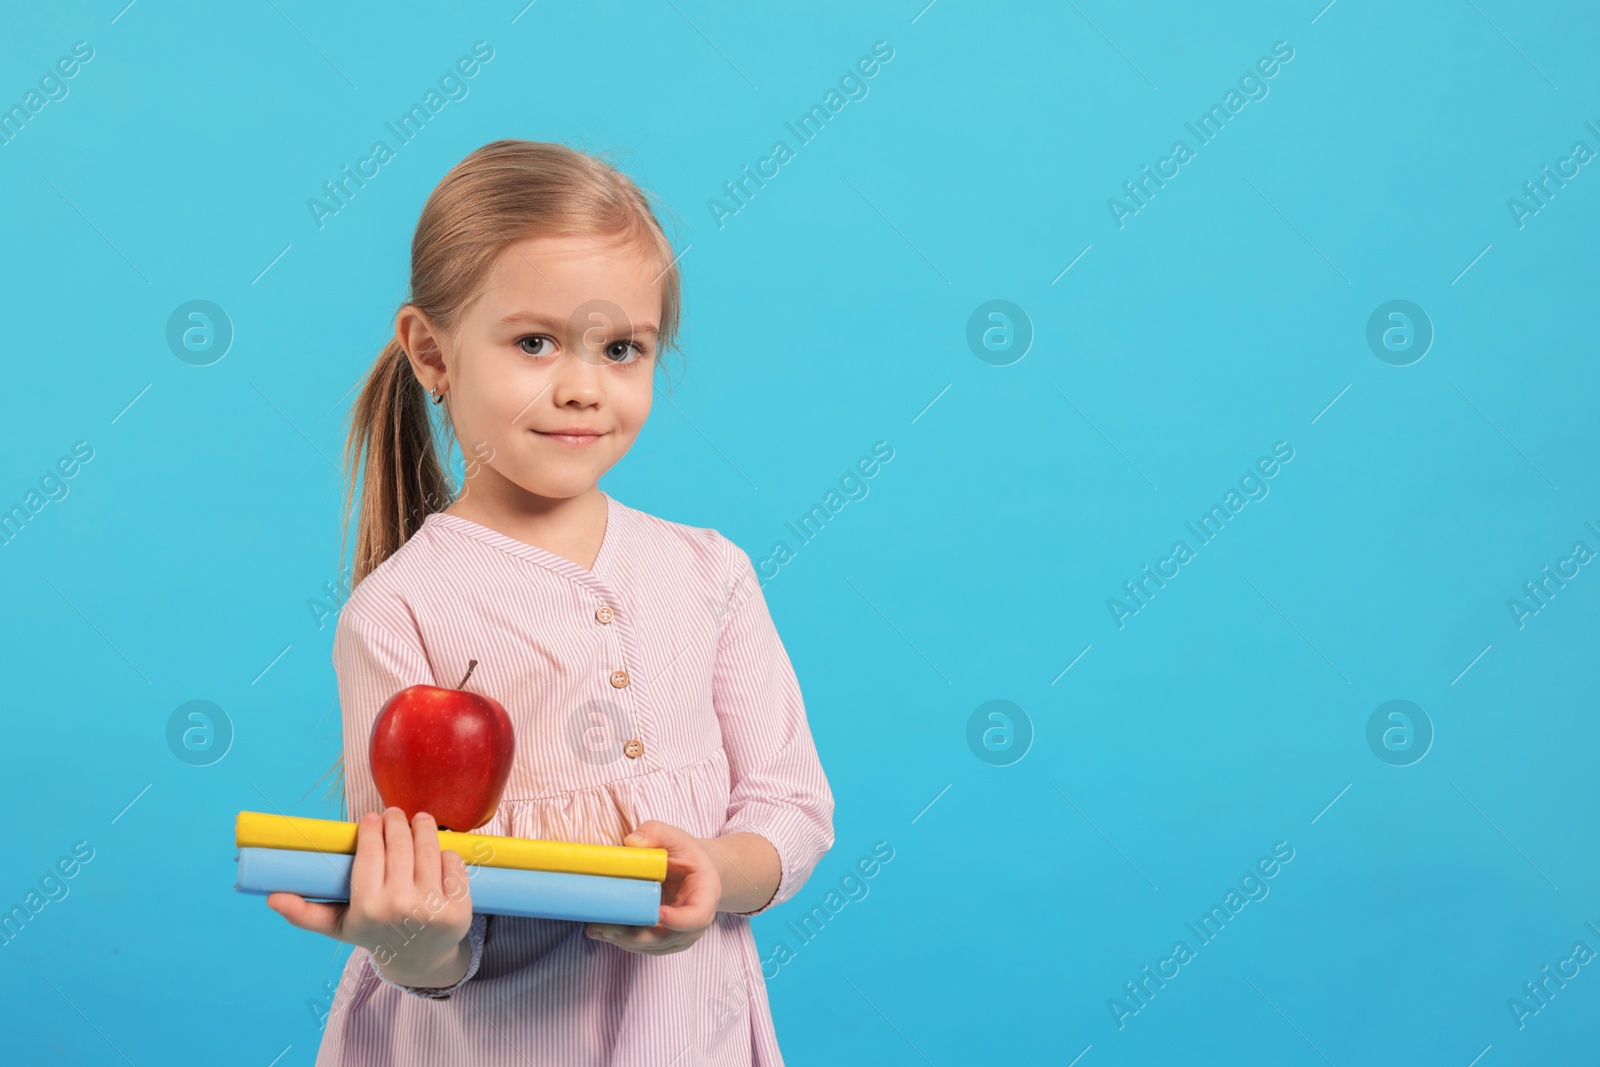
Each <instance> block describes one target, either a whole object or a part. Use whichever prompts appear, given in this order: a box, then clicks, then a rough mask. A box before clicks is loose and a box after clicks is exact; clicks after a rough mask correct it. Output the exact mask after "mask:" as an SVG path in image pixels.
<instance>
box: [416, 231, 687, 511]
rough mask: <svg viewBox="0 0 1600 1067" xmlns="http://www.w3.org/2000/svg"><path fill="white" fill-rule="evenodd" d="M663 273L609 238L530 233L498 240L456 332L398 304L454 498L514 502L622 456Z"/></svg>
mask: <svg viewBox="0 0 1600 1067" xmlns="http://www.w3.org/2000/svg"><path fill="white" fill-rule="evenodd" d="M662 273H663V272H662V269H661V264H659V263H657V262H656V261H655V257H653V256H651V255H650V254H648V253H647V252H646V251H645V250H643V249H641V248H639V247H637V246H635V245H631V244H624V243H620V242H619V239H616V238H595V237H540V238H528V239H525V240H522V241H518V242H516V243H515V244H512V245H510V246H508V247H507V248H505V249H503V250H502V251H501V253H500V255H499V257H498V258H497V259H496V261H495V263H494V266H493V267H492V268H491V270H490V272H489V275H488V279H487V282H486V285H485V288H484V291H483V293H482V294H481V295H480V296H479V297H478V298H477V299H476V300H475V301H474V302H473V303H472V304H471V305H469V306H468V307H467V308H466V309H465V311H464V312H463V314H462V315H461V317H460V319H459V321H458V323H457V328H456V330H455V333H454V336H451V337H441V336H440V335H439V333H438V332H437V331H436V330H435V328H434V326H433V324H432V323H430V322H429V321H428V320H427V319H426V318H425V317H424V316H423V314H422V312H421V311H420V310H418V309H417V308H415V307H412V306H409V305H408V306H407V307H405V308H402V309H401V311H400V314H399V316H398V319H397V322H396V336H397V337H398V338H399V340H400V343H401V344H402V345H403V346H404V347H405V350H406V352H407V353H408V355H409V356H410V358H411V364H412V367H413V368H414V369H415V370H416V373H417V377H418V378H419V379H420V380H421V381H422V384H423V386H424V387H426V388H427V389H429V390H430V391H438V392H443V393H444V395H445V398H444V401H443V403H444V405H445V406H446V407H448V408H449V412H450V420H451V422H452V424H453V425H454V427H455V432H456V437H457V439H458V440H459V441H460V443H461V452H462V455H463V457H464V458H465V461H466V473H467V482H466V485H465V487H464V489H463V494H462V495H463V496H468V495H471V496H477V497H479V499H478V500H477V501H475V503H476V504H477V505H479V506H483V505H487V506H489V507H495V508H503V509H509V510H513V511H524V510H526V509H527V505H528V504H529V503H530V501H529V500H528V499H527V498H528V496H529V495H532V496H536V497H542V498H546V499H566V498H570V497H575V496H579V495H581V494H583V493H586V492H588V491H590V490H592V489H593V488H594V487H595V484H596V483H597V482H598V481H599V479H600V476H601V475H602V474H604V473H605V472H606V471H607V470H608V469H610V467H611V465H612V464H614V463H616V462H617V460H619V459H621V458H622V456H623V454H624V453H626V452H627V451H628V449H629V448H630V447H631V446H632V445H633V442H634V438H636V437H637V436H638V434H639V428H640V427H641V426H643V425H644V421H645V418H646V417H647V416H648V415H649V414H650V400H651V393H652V385H653V378H654V369H655V366H656V355H657V353H656V340H657V331H658V329H659V326H660V321H659V320H660V315H661V304H662V287H661V284H660V277H661V275H662ZM441 352H442V358H441ZM419 357H420V358H419Z"/></svg>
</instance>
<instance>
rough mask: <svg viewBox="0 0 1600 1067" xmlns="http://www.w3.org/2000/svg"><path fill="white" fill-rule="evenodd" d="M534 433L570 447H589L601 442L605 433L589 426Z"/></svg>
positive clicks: (536, 431)
mask: <svg viewBox="0 0 1600 1067" xmlns="http://www.w3.org/2000/svg"><path fill="white" fill-rule="evenodd" d="M533 432H534V433H536V434H538V435H539V436H541V437H548V438H550V439H551V440H552V441H560V442H561V443H562V444H568V445H580V446H581V445H589V444H593V443H594V442H596V441H598V440H600V438H601V437H602V436H604V435H603V433H602V432H601V431H600V430H595V429H591V428H589V427H587V426H574V427H569V428H567V429H563V430H535V431H533Z"/></svg>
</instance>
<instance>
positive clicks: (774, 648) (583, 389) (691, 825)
mask: <svg viewBox="0 0 1600 1067" xmlns="http://www.w3.org/2000/svg"><path fill="white" fill-rule="evenodd" d="M678 305H679V278H678V270H677V266H676V262H675V260H674V257H673V254H672V249H671V245H670V243H669V242H668V240H667V238H666V236H665V235H664V233H663V232H662V229H661V226H660V223H659V221H658V220H657V218H656V216H655V214H654V212H653V211H652V209H651V206H650V201H649V200H648V199H647V198H646V196H645V194H643V193H642V192H641V191H640V190H639V189H638V188H637V187H636V186H635V185H634V184H633V183H632V182H631V181H630V180H629V179H628V178H626V177H625V176H623V175H622V174H621V173H619V172H618V171H617V170H616V169H615V168H613V167H612V166H610V165H609V164H607V163H605V162H603V161H600V160H598V159H595V158H593V157H591V156H588V155H585V154H583V153H580V152H577V151H574V150H572V149H569V148H566V147H563V146H560V145H554V144H543V143H537V142H529V141H513V140H506V141H496V142H494V143H492V144H488V145H485V146H484V147H482V148H480V149H478V150H477V151H475V152H473V153H472V154H471V155H469V156H467V157H466V158H465V159H464V160H462V161H461V162H460V163H459V164H458V165H457V166H456V167H455V168H454V169H452V170H451V171H450V173H449V174H447V175H446V176H445V177H444V180H443V181H441V182H440V183H439V185H438V186H437V188H435V189H434V190H433V193H432V195H430V196H429V198H428V202H427V204H426V205H425V206H424V208H423V211H422V216H421V218H420V220H419V221H418V223H417V229H416V234H415V236H414V237H413V239H412V245H411V299H410V301H409V302H408V303H406V304H405V305H404V306H403V307H402V308H401V309H400V312H399V314H398V316H397V318H396V325H395V338H394V340H392V341H391V342H390V343H389V344H388V345H387V347H385V348H384V350H383V352H382V353H381V354H380V355H379V356H378V360H377V362H376V364H374V366H373V368H372V370H371V372H370V373H369V375H368V376H367V379H366V382H365V384H364V386H363V388H362V391H361V395H360V397H359V398H358V400H357V401H356V404H355V406H354V409H353V412H352V426H351V433H350V441H349V449H348V456H349V459H350V463H349V469H350V474H351V483H350V487H349V489H350V494H351V496H347V498H346V516H347V518H348V515H349V505H350V501H351V499H352V497H353V494H354V492H355V476H356V470H357V466H358V463H359V461H360V459H361V458H362V454H363V453H364V454H365V468H366V474H365V478H364V480H363V482H362V485H361V504H360V520H359V525H358V527H357V543H356V554H355V571H354V577H355V582H356V583H357V584H356V587H355V589H354V590H353V592H352V593H351V595H350V597H349V599H348V601H347V602H346V604H345V606H344V608H343V610H342V612H341V613H340V616H339V624H338V629H337V632H336V635H335V638H334V643H333V662H334V667H335V670H336V672H337V674H338V682H339V698H340V703H341V706H342V708H343V714H344V754H343V761H344V770H345V783H344V792H345V798H346V800H347V802H348V806H349V815H348V816H347V817H349V818H353V819H356V820H358V823H359V825H358V830H357V846H356V855H355V861H354V866H353V868H352V872H351V899H350V902H349V903H348V904H328V903H314V902H307V901H306V900H305V899H304V898H303V897H300V896H297V895H295V894H291V893H274V894H271V895H270V896H268V898H267V903H268V905H269V906H271V907H272V908H273V909H274V910H276V911H277V912H279V913H280V914H282V915H283V916H284V918H285V919H287V920H288V921H289V922H290V923H292V924H294V925H295V926H298V927H301V928H303V929H307V930H312V931H315V932H317V933H320V934H324V935H326V936H328V937H331V938H336V939H338V940H340V941H345V942H348V943H350V944H353V945H355V946H356V949H355V951H354V952H352V953H351V955H350V959H349V962H348V963H347V965H346V967H345V970H344V975H343V977H342V979H341V981H340V984H339V987H338V990H337V992H336V994H335V996H334V999H333V1004H332V1007H331V1009H330V1011H329V1014H328V1019H327V1022H326V1029H325V1032H324V1035H323V1039H322V1046H321V1050H320V1052H319V1054H318V1057H317V1064H318V1067H331V1065H335V1064H343V1065H350V1067H355V1065H361V1067H365V1065H378V1064H383V1065H396V1067H399V1065H405V1067H434V1065H440V1064H472V1065H473V1067H494V1065H500V1064H505V1065H507V1067H512V1065H517V1067H527V1065H546V1064H549V1065H560V1067H590V1065H593V1067H600V1065H615V1067H622V1065H638V1067H646V1065H650V1067H666V1065H673V1067H691V1065H694V1067H699V1065H728V1067H733V1065H736V1064H737V1065H745V1064H752V1065H768V1067H775V1065H778V1064H781V1063H782V1062H783V1058H782V1055H781V1054H780V1053H779V1051H778V1044H777V1039H776V1036H775V1033H774V1030H773V1023H772V1015H771V1012H770V1010H769V1008H768V1005H767V996H766V986H765V984H764V982H763V979H762V974H761V961H760V958H759V956H758V955H757V952H756V946H755V941H754V939H753V937H752V936H751V932H750V922H749V919H748V916H750V915H756V914H759V913H761V912H762V911H765V910H766V909H767V908H770V907H773V906H774V905H777V904H780V903H782V902H783V901H785V900H788V899H789V898H790V897H792V896H793V895H794V894H795V893H796V892H797V891H798V890H799V889H800V887H801V886H802V885H803V884H804V883H805V881H806V878H807V877H808V876H809V875H810V873H811V870H812V868H813V867H815V866H816V863H817V861H818V860H819V859H821V857H822V855H823V854H824V853H825V852H827V850H828V849H829V848H830V847H831V846H832V844H833V794H832V792H831V790H830V789H829V786H828V781H827V778H826V777H825V776H824V774H823V771H822V766H821V764H820V762H819V760H818V758H817V752H816V748H815V746H814V744H813V742H812V739H811V732H810V728H809V726H808V724H807V722H806V714H805V707H804V705H803V703H802V701H801V695H800V688H799V685H798V683H797V681H796V679H795V674H794V670H793V668H792V666H791V665H790V661H789V658H788V655H787V653H786V652H785V650H784V647H783V644H782V642H781V641H780V640H779V637H778V633H777V631H776V630H775V629H774V627H773V623H772V618H771V616H770V614H769V613H768V610H767V605H766V602H765V599H764V598H763V596H762V594H761V590H760V587H759V585H758V583H757V580H756V575H755V571H754V569H753V568H752V566H751V563H750V558H749V556H748V555H746V553H745V552H744V551H743V550H741V549H740V548H739V547H737V546H736V545H734V544H733V542H731V541H729V540H728V539H727V538H725V537H723V536H722V535H721V534H720V533H718V532H717V531H716V530H713V529H708V528H700V527H694V526H685V525H681V524H679V523H675V522H669V521H667V520H665V519H661V518H657V517H656V516H654V515H650V514H647V513H645V512H643V511H637V510H635V509H633V508H630V507H628V506H627V505H626V504H623V503H622V502H621V501H619V500H616V499H614V498H613V497H611V496H610V495H609V494H607V493H605V492H603V491H602V490H601V489H600V488H599V486H598V485H597V484H596V483H597V481H598V479H599V478H600V476H601V475H603V474H604V473H605V472H606V471H607V470H609V469H610V468H611V466H612V465H613V464H615V463H616V462H617V461H618V460H620V459H621V458H622V456H623V454H624V453H626V452H627V451H628V448H629V446H630V445H632V444H633V441H634V439H635V437H636V436H637V435H638V433H639V429H640V427H641V426H642V425H643V424H644V421H645V417H646V416H647V415H648V414H649V412H650V400H651V395H652V387H653V376H654V369H655V367H656V364H657V361H658V356H659V354H660V352H661V350H663V349H666V348H668V347H670V346H671V345H672V343H673V339H674V334H675V331H676V327H677V323H678V316H679V306H678ZM433 405H438V406H439V408H440V409H441V413H442V414H443V415H444V416H445V417H446V418H447V420H448V428H449V431H450V432H451V433H452V434H453V436H454V438H455V439H456V441H457V442H459V444H460V446H461V448H462V455H463V458H466V457H467V456H468V454H469V452H470V455H471V457H472V458H471V459H470V460H469V461H468V464H467V470H466V474H467V477H466V479H465V483H464V486H463V489H462V491H461V492H460V493H459V494H455V493H453V492H452V490H451V487H450V484H449V482H448V480H447V478H446V474H445V470H446V467H445V466H444V465H443V464H441V461H440V458H439V456H438V455H437V453H436V449H435V445H434V427H433V423H432V421H431V419H430V410H431V408H432V407H433ZM473 660H476V661H477V666H476V668H475V669H473V671H472V674H471V680H470V681H469V682H468V683H467V686H466V688H468V689H470V690H472V691H474V692H478V693H483V694H485V695H487V696H491V697H493V698H494V699H496V700H498V701H499V702H500V703H501V704H502V705H503V706H504V707H505V709H506V711H507V712H508V713H509V714H510V716H511V719H512V722H513V725H514V727H515V730H516V746H517V747H516V758H515V763H514V764H513V767H512V770H511V777H510V780H509V781H508V782H507V784H506V788H505V791H504V794H503V795H502V796H501V799H500V804H499V807H498V809H497V811H496V813H495V815H494V817H493V818H492V819H491V820H490V821H489V822H488V823H487V824H485V825H483V826H480V827H476V828H475V830H476V832H477V833H482V834H497V835H507V836H513V837H522V838H542V839H548V840H554V841H579V842H591V843H597V844H610V845H619V844H620V845H633V846H646V847H658V848H664V849H666V850H667V853H668V865H667V879H666V882H665V884H664V885H663V888H662V901H661V909H660V914H659V917H658V921H657V925H655V926H651V927H624V926H605V925H598V924H583V923H574V922H560V921H555V920H546V919H521V918H511V917H506V916H488V915H473V914H472V907H471V900H470V893H467V892H463V891H462V888H463V887H466V886H468V885H469V882H468V875H467V871H466V868H465V866H464V864H463V862H462V860H461V858H460V857H459V856H458V855H457V854H456V853H454V852H448V851H447V852H441V850H440V848H439V837H438V825H437V823H436V822H435V821H434V819H433V817H432V816H431V815H429V814H427V813H422V812H419V813H415V816H414V818H413V819H411V820H410V821H409V823H408V821H407V818H406V815H405V813H403V812H401V811H400V810H399V809H398V808H388V809H385V808H384V805H383V802H382V801H381V799H380V798H379V796H378V791H377V788H376V786H375V785H374V783H373V778H372V772H371V768H370V766H369V763H368V742H369V738H370V735H371V732H372V726H373V722H374V721H375V719H376V718H377V715H378V712H379V710H380V709H381V708H382V707H383V705H384V703H385V702H386V701H387V700H388V699H389V697H391V696H392V695H394V694H395V693H397V692H398V691H400V690H401V689H404V688H405V687H406V686H409V685H415V684H417V683H427V684H430V685H437V686H442V687H455V686H457V685H458V684H459V683H460V680H461V678H462V677H463V675H465V674H466V673H467V670H468V664H469V663H470V662H471V661H473ZM455 829H463V830H464V829H468V827H456V828H455Z"/></svg>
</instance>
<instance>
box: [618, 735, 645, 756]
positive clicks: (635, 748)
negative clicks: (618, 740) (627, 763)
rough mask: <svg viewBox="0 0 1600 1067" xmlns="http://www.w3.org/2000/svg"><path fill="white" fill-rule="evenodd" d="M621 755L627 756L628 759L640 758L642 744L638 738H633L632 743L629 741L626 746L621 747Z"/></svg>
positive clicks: (642, 752)
mask: <svg viewBox="0 0 1600 1067" xmlns="http://www.w3.org/2000/svg"><path fill="white" fill-rule="evenodd" d="M622 754H623V755H625V756H627V757H628V758H629V759H638V758H639V757H640V756H642V755H644V742H643V741H640V740H639V739H638V738H634V739H633V740H632V741H629V742H628V743H627V744H625V745H623V746H622Z"/></svg>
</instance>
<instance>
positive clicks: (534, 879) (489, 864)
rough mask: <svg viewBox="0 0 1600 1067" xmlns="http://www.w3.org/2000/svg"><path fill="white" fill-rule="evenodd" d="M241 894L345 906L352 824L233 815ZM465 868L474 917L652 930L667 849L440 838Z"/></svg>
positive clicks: (452, 836) (441, 835)
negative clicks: (273, 895)
mask: <svg viewBox="0 0 1600 1067" xmlns="http://www.w3.org/2000/svg"><path fill="white" fill-rule="evenodd" d="M234 844H235V846H237V848H238V850H239V851H238V854H237V856H236V857H235V858H236V859H237V860H238V861H239V879H238V882H237V883H236V884H235V885H234V888H235V889H237V890H238V891H239V892H241V893H253V894H256V895H265V894H267V893H296V894H299V895H300V896H302V897H305V898H306V899H307V900H325V901H347V900H349V899H350V867H351V864H352V863H353V862H354V861H355V851H356V824H355V823H353V822H340V821H338V820H334V819H305V818H299V817H296V816H292V815H269V814H266V813H264V812H259V811H241V812H240V813H239V818H238V821H237V823H236V824H235V826H234ZM439 847H440V849H441V850H444V849H448V850H449V851H452V852H455V853H457V854H459V855H460V856H461V858H462V859H463V860H465V861H466V864H467V876H468V879H469V881H468V886H469V888H470V890H471V894H472V910H473V912H474V913H482V914H487V915H516V916H520V917H523V918H531V919H564V920H568V921H571V922H586V923H587V922H598V923H617V924H619V925H624V926H654V925H656V921H657V917H658V916H659V914H660V907H661V883H662V882H663V881H664V880H665V879H666V877H667V850H666V849H664V848H634V847H631V846H627V845H586V844H575V843H571V842H564V841H533V840H527V839H524V838H520V837H495V836H492V835H489V834H472V833H456V832H453V831H450V830H441V831H439Z"/></svg>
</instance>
